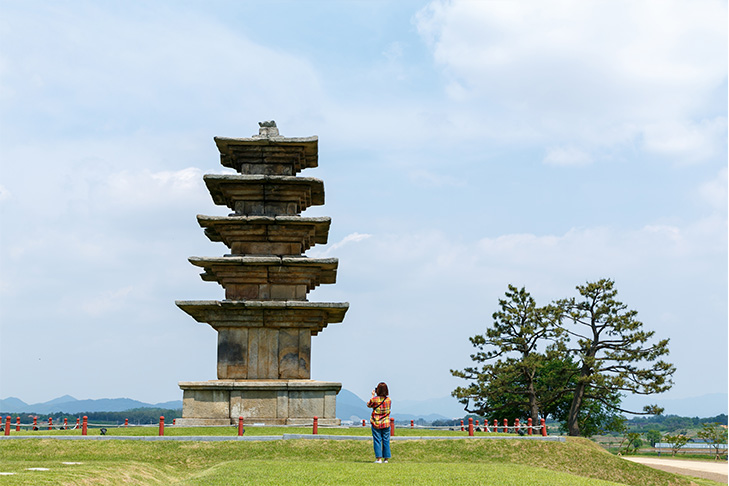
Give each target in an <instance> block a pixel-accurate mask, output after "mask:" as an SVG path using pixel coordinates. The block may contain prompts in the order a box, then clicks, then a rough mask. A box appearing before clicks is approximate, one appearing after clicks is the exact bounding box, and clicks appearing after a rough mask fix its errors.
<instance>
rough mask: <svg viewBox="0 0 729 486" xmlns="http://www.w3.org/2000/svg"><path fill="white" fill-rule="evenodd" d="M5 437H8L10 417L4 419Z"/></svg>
mask: <svg viewBox="0 0 729 486" xmlns="http://www.w3.org/2000/svg"><path fill="white" fill-rule="evenodd" d="M5 435H10V415H8V416H7V417H5Z"/></svg>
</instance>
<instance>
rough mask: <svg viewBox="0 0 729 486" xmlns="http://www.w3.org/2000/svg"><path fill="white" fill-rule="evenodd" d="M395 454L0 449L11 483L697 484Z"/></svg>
mask: <svg viewBox="0 0 729 486" xmlns="http://www.w3.org/2000/svg"><path fill="white" fill-rule="evenodd" d="M392 450H393V459H392V461H391V462H390V464H386V465H385V464H373V463H372V460H373V457H372V456H373V454H372V446H371V444H370V443H369V442H366V441H328V440H321V441H306V440H289V441H273V442H143V441H102V442H97V441H62V440H43V439H32V440H10V441H1V442H0V458H1V459H0V473H1V472H12V473H16V474H15V475H10V476H2V482H3V484H174V483H178V484H185V485H198V484H304V485H305V484H353V485H354V484H372V482H373V481H374V482H378V483H389V484H408V485H412V484H454V485H455V484H459V485H460V484H503V485H512V484H513V485H524V484H530V485H531V484H535V485H540V484H543V485H574V486H582V485H585V486H586V485H635V486H649V485H655V486H658V485H661V486H663V485H676V486H684V485H685V486H689V485H691V484H692V483H691V481H690V480H689V479H688V478H686V477H684V476H678V475H675V474H670V473H666V472H662V471H658V470H654V469H650V468H648V467H645V466H642V465H640V464H635V463H631V462H628V461H624V460H622V459H621V458H619V457H616V456H613V455H611V454H609V453H607V452H605V451H604V450H603V449H602V448H600V447H599V446H598V445H596V444H594V443H592V442H590V441H588V440H584V439H571V438H570V439H568V440H567V442H564V443H560V442H534V441H500V440H494V441H491V440H450V441H425V440H422V441H404V442H393V444H392ZM64 463H76V464H64ZM77 463H80V464H77ZM29 468H48V469H49V470H48V471H29V470H28V469H29ZM696 484H705V485H709V484H718V483H712V482H710V481H697V483H696Z"/></svg>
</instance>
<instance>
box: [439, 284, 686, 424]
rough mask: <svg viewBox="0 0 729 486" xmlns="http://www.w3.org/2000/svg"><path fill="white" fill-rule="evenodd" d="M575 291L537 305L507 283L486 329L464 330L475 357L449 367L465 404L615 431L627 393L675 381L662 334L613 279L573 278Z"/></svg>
mask: <svg viewBox="0 0 729 486" xmlns="http://www.w3.org/2000/svg"><path fill="white" fill-rule="evenodd" d="M576 289H577V292H578V296H576V297H570V298H565V299H559V300H556V301H553V302H551V303H550V304H548V305H544V306H538V305H537V303H536V301H535V299H534V298H533V297H532V296H531V294H530V293H529V292H527V291H526V289H525V288H523V287H522V288H521V289H518V288H516V287H514V286H512V285H509V286H508V290H507V292H506V294H505V298H503V299H499V310H498V311H496V312H494V313H493V315H492V319H493V323H492V325H491V326H489V327H487V329H486V332H485V333H484V334H478V335H476V336H473V337H471V338H469V339H470V341H471V343H472V344H473V346H474V347H475V348H476V352H475V353H474V354H472V355H471V359H472V360H473V362H474V363H475V365H474V366H471V367H467V368H465V369H463V370H451V373H452V374H453V375H454V376H456V377H459V378H463V379H465V380H468V381H469V384H468V385H467V386H462V387H458V388H456V389H455V390H454V391H453V392H452V395H453V396H454V397H456V398H457V399H458V400H459V401H460V402H461V403H462V404H463V405H464V409H465V411H466V412H469V413H473V414H476V415H479V416H484V417H499V418H506V419H509V420H510V421H512V420H514V419H516V418H521V419H523V418H524V417H530V418H532V420H533V421H535V423H537V422H536V421H537V420H538V419H539V418H540V417H545V418H551V419H553V420H556V421H558V422H560V423H561V424H562V428H563V429H564V430H565V432H566V433H567V434H568V435H571V436H577V435H584V436H592V435H596V434H599V433H605V432H606V431H610V430H618V429H619V428H620V427H621V426H622V424H623V417H622V415H621V413H631V414H649V415H650V414H657V413H661V412H662V410H661V409H660V408H659V407H657V406H655V405H651V406H647V407H644V409H643V410H642V411H630V410H626V409H623V408H622V407H621V400H622V397H623V395H624V394H628V393H631V394H639V395H650V394H654V393H661V392H664V391H666V390H668V389H670V388H671V386H672V385H673V382H672V380H671V376H672V375H673V373H674V372H675V367H674V366H673V365H672V364H670V363H668V362H666V361H664V360H663V359H662V357H664V356H666V355H668V342H669V340H668V339H662V340H657V341H656V340H654V339H653V336H654V331H647V330H645V329H644V328H643V323H642V322H640V321H639V320H638V319H637V311H634V310H630V309H628V306H627V305H625V304H623V303H622V302H620V301H618V300H617V290H616V289H615V284H614V282H613V281H612V280H610V279H602V280H599V281H597V282H592V283H590V282H588V283H587V284H585V285H580V286H577V287H576Z"/></svg>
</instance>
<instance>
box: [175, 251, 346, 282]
mask: <svg viewBox="0 0 729 486" xmlns="http://www.w3.org/2000/svg"><path fill="white" fill-rule="evenodd" d="M188 260H189V261H190V263H192V264H193V265H195V266H196V267H201V268H204V269H205V272H204V273H202V274H200V277H202V279H203V280H205V281H206V282H218V283H220V284H221V285H223V287H225V286H226V284H273V285H306V286H307V289H308V290H312V289H313V288H314V287H316V286H317V285H320V284H333V283H335V282H336V280H337V266H338V264H339V260H338V259H336V258H307V257H278V256H265V257H251V256H226V257H215V258H209V257H190V258H189V259H188Z"/></svg>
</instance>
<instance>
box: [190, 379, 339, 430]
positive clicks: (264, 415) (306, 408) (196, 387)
mask: <svg viewBox="0 0 729 486" xmlns="http://www.w3.org/2000/svg"><path fill="white" fill-rule="evenodd" d="M179 386H180V388H181V389H182V390H183V412H182V414H183V417H184V419H183V420H182V421H181V420H180V419H178V422H177V423H179V424H184V425H195V424H212V422H215V421H227V423H228V424H235V423H237V421H238V417H243V418H244V421H245V423H248V424H250V423H264V424H270V425H310V424H311V422H312V419H313V417H314V416H317V417H318V418H319V423H320V424H321V425H339V420H338V419H337V418H336V395H337V393H339V390H341V388H342V384H341V383H334V382H322V381H313V380H270V381H269V380H253V381H251V380H246V381H242V380H241V381H232V380H227V381H224V380H215V381H203V382H180V383H179ZM211 403H217V405H216V407H217V408H215V407H209V406H208V404H211ZM223 409H225V410H226V411H227V414H225V415H222V416H221V415H208V414H209V413H220V412H221V410H223Z"/></svg>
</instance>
